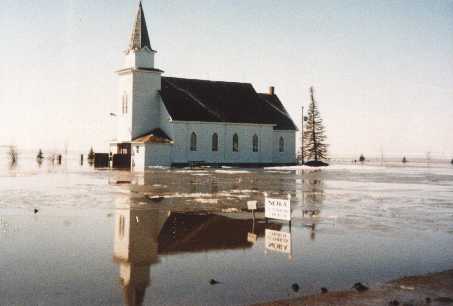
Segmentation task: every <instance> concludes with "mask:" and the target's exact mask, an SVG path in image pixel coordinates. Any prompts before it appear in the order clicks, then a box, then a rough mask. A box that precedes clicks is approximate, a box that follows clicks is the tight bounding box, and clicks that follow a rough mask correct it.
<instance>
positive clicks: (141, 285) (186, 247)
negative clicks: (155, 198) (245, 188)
mask: <svg viewBox="0 0 453 306" xmlns="http://www.w3.org/2000/svg"><path fill="white" fill-rule="evenodd" d="M115 218H116V220H115V233H114V255H113V258H114V261H115V262H116V263H117V264H118V265H119V273H120V284H121V286H122V289H123V295H124V303H125V305H134V306H135V305H142V304H143V300H144V297H145V292H146V288H148V287H149V286H150V285H151V266H152V265H153V264H155V263H157V262H159V256H165V255H170V254H178V253H188V252H208V251H215V250H227V249H228V250H231V249H245V248H250V247H252V246H253V242H249V241H248V240H247V237H248V234H249V233H250V232H251V231H253V232H254V234H255V235H256V236H257V237H259V238H263V237H264V234H265V229H266V225H265V223H264V222H258V223H254V222H253V218H252V215H251V214H250V213H248V212H244V213H239V214H237V213H235V214H234V217H230V216H228V215H222V214H212V213H195V212H189V213H187V212H184V213H179V212H172V211H168V210H159V209H143V208H142V209H139V208H134V207H129V208H123V209H117V210H116V217H115ZM267 228H268V229H269V228H272V229H276V230H279V229H280V228H281V225H279V224H268V225H267Z"/></svg>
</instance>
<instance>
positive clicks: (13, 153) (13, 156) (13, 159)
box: [8, 146, 19, 167]
mask: <svg viewBox="0 0 453 306" xmlns="http://www.w3.org/2000/svg"><path fill="white" fill-rule="evenodd" d="M18 155H19V154H18V153H17V149H16V147H15V146H10V147H9V151H8V156H9V164H10V166H11V167H14V166H15V165H16V164H17V159H18Z"/></svg>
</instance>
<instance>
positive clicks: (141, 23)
mask: <svg viewBox="0 0 453 306" xmlns="http://www.w3.org/2000/svg"><path fill="white" fill-rule="evenodd" d="M145 47H148V48H149V49H150V50H151V51H153V49H152V48H151V42H150V41H149V34H148V28H147V27H146V20H145V14H144V13H143V6H142V2H141V1H140V3H139V6H138V11H137V16H136V17H135V22H134V27H133V29H132V35H131V40H130V42H129V50H140V49H142V48H145Z"/></svg>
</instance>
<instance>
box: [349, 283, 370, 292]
mask: <svg viewBox="0 0 453 306" xmlns="http://www.w3.org/2000/svg"><path fill="white" fill-rule="evenodd" d="M352 288H354V289H355V290H357V291H358V292H363V291H367V290H368V287H367V286H365V285H364V284H362V283H355V284H354V286H352Z"/></svg>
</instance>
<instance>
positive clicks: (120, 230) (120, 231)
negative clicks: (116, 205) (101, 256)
mask: <svg viewBox="0 0 453 306" xmlns="http://www.w3.org/2000/svg"><path fill="white" fill-rule="evenodd" d="M118 227H119V228H118V234H119V236H120V238H121V239H123V237H124V227H125V220H124V216H120V220H119V222H118Z"/></svg>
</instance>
